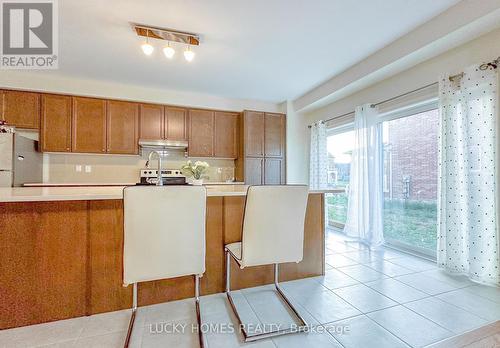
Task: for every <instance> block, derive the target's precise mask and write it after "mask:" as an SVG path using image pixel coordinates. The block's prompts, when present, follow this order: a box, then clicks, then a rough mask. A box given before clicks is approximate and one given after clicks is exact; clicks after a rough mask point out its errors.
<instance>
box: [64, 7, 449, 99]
mask: <svg viewBox="0 0 500 348" xmlns="http://www.w3.org/2000/svg"><path fill="white" fill-rule="evenodd" d="M457 2H458V0H439V1H436V0H356V1H349V0H314V1H312V0H253V1H243V0H211V1H207V0H142V1H137V0H136V1H133V0H85V1H82V0H64V1H59V11H60V15H59V18H60V22H59V26H60V29H59V33H60V34H59V35H60V46H59V51H60V54H59V57H60V59H59V72H58V74H61V75H65V76H75V77H81V78H88V79H97V80H105V81H113V82H118V83H125V84H132V85H139V86H147V87H153V88H164V89H170V90H182V91H190V92H197V93H204V94H211V95H217V96H221V97H227V98H242V99H255V100H264V101H272V102H281V101H284V100H286V99H293V98H295V97H298V96H300V95H302V94H303V93H305V92H307V91H308V90H310V89H311V88H313V87H315V86H317V85H318V84H320V83H321V82H323V81H325V80H327V79H328V78H330V77H332V76H334V75H336V74H338V73H340V72H342V71H343V70H345V69H346V68H348V67H350V66H352V65H353V64H355V63H356V62H358V61H360V60H362V59H363V58H365V57H367V56H368V55H370V54H371V53H373V52H375V51H377V50H379V49H381V48H383V47H384V46H385V45H387V44H388V43H390V42H391V41H393V40H395V39H397V38H398V37H400V36H402V35H404V34H406V33H407V32H409V31H411V30H412V29H414V28H415V27H417V26H418V25H420V24H423V23H425V22H426V21H428V20H429V19H430V18H432V17H434V16H436V15H437V14H439V13H440V12H442V11H444V10H446V9H447V8H448V7H450V6H451V5H453V4H455V3H457ZM129 22H137V23H142V24H148V25H152V26H158V27H166V28H172V29H178V30H184V31H190V32H195V33H199V34H201V38H202V39H201V46H199V47H196V48H194V50H195V51H196V58H195V60H194V61H193V62H191V63H187V62H186V61H185V60H184V58H183V56H182V49H183V47H180V46H176V48H177V54H176V57H175V59H174V60H172V61H169V60H167V59H166V58H165V57H164V56H163V53H162V52H161V46H162V44H163V43H162V42H159V41H157V42H155V43H154V44H155V46H156V47H157V49H156V51H155V53H154V54H153V56H151V57H147V56H145V55H144V54H143V53H142V51H141V50H140V43H141V39H140V38H139V37H137V36H136V35H135V33H134V32H133V31H132V29H131V27H130V25H129Z"/></svg>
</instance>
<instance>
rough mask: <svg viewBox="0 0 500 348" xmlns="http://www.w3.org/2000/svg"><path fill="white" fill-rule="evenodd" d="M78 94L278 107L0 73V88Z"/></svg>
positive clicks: (231, 107)
mask: <svg viewBox="0 0 500 348" xmlns="http://www.w3.org/2000/svg"><path fill="white" fill-rule="evenodd" d="M2 87H3V88H13V89H27V90H36V91H42V92H53V93H67V94H77V95H83V96H90V97H101V98H116V99H124V100H132V101H141V102H151V103H160V104H169V105H179V106H189V107H199V108H209V109H222V110H228V111H242V110H244V109H250V110H261V111H269V112H280V111H281V109H280V105H279V104H276V103H270V102H263V101H258V100H244V99H229V98H223V97H218V96H214V95H208V94H200V93H191V92H185V91H174V90H165V89H155V88H149V87H145V86H138V85H126V84H119V83H114V82H108V81H98V80H87V79H82V78H75V77H68V76H61V75H58V74H57V71H44V72H36V71H9V70H3V71H2V72H1V73H0V88H2Z"/></svg>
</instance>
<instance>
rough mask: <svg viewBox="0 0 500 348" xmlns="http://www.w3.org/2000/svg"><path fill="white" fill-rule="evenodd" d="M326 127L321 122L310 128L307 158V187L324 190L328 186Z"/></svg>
mask: <svg viewBox="0 0 500 348" xmlns="http://www.w3.org/2000/svg"><path fill="white" fill-rule="evenodd" d="M326 147H327V145H326V127H325V124H324V123H323V121H319V122H316V123H315V124H313V125H312V126H311V153H310V156H309V187H310V188H311V189H313V190H314V189H324V188H325V187H326V186H327V185H328V149H327V148H326Z"/></svg>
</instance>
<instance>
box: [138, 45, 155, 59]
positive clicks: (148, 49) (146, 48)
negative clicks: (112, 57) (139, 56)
mask: <svg viewBox="0 0 500 348" xmlns="http://www.w3.org/2000/svg"><path fill="white" fill-rule="evenodd" d="M141 48H142V52H144V54H145V55H146V56H150V55H151V54H153V51H154V50H155V48H154V47H153V45H151V44H150V43H149V42H145V43H143V44H142V45H141Z"/></svg>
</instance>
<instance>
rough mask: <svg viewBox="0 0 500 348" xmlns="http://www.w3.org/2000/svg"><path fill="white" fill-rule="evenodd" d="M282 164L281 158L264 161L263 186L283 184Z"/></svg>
mask: <svg viewBox="0 0 500 348" xmlns="http://www.w3.org/2000/svg"><path fill="white" fill-rule="evenodd" d="M283 163H284V160H283V159H281V158H266V159H265V160H264V185H280V184H282V183H284V182H285V178H284V168H283Z"/></svg>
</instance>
